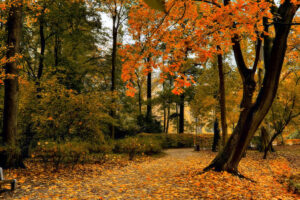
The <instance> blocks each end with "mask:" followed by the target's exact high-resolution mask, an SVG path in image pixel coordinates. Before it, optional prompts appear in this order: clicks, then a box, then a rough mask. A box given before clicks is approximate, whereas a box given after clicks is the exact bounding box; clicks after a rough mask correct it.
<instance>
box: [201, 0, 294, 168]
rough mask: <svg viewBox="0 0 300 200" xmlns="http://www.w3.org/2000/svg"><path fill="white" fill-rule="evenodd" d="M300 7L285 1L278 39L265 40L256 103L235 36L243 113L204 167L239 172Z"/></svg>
mask: <svg viewBox="0 0 300 200" xmlns="http://www.w3.org/2000/svg"><path fill="white" fill-rule="evenodd" d="M297 9H298V6H295V5H293V4H291V3H290V1H288V0H286V1H285V2H284V3H283V4H282V5H281V6H280V8H279V9H278V11H277V14H278V15H279V17H278V18H277V20H276V23H275V25H274V26H275V38H274V41H273V42H270V43H273V45H272V46H269V45H267V44H266V43H268V42H269V41H270V39H269V38H268V37H265V40H264V54H265V56H264V62H265V69H266V71H265V76H264V80H263V86H262V88H261V89H260V91H259V94H258V96H257V99H256V101H255V103H253V104H252V96H253V92H254V90H255V81H254V74H255V71H254V70H250V69H248V68H247V67H246V64H245V62H244V60H243V56H242V51H241V47H240V44H239V41H238V38H237V37H235V38H233V44H234V45H233V50H234V55H235V60H236V62H237V65H238V68H239V71H240V74H241V76H242V79H243V89H244V95H243V100H242V104H241V106H242V111H241V113H240V117H239V121H238V124H237V126H236V127H235V129H234V131H233V133H232V135H231V137H230V138H229V140H228V142H227V143H226V145H225V147H224V148H223V150H222V151H221V152H219V154H218V155H217V156H216V158H215V159H214V160H213V161H212V162H211V164H210V165H209V166H208V167H207V168H206V169H205V170H208V169H212V168H213V169H214V170H216V171H228V172H231V173H235V174H237V173H238V165H239V162H240V160H241V158H242V156H243V153H244V152H245V150H246V148H247V147H248V145H249V143H250V140H251V138H252V137H253V135H254V133H255V132H256V130H257V129H258V127H259V125H260V124H261V122H262V120H263V119H264V117H265V116H266V114H267V112H268V111H269V109H270V107H271V105H272V103H273V100H274V97H275V95H276V92H277V88H278V83H279V77H280V73H281V69H282V65H283V60H284V56H285V53H286V47H287V38H288V34H289V31H290V28H291V25H290V24H291V22H292V19H293V17H294V15H295V13H296V11H297ZM266 26H268V25H266Z"/></svg>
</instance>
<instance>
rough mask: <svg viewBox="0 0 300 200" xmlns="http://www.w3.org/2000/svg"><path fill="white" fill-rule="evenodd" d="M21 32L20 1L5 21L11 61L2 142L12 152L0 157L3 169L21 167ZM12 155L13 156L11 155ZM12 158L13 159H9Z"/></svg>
mask: <svg viewBox="0 0 300 200" xmlns="http://www.w3.org/2000/svg"><path fill="white" fill-rule="evenodd" d="M21 32H22V1H21V0H19V1H17V2H15V3H14V4H12V5H11V7H10V9H9V15H8V20H7V46H8V49H7V53H6V57H7V59H12V60H13V61H10V62H8V63H6V65H5V74H6V76H8V77H6V78H5V80H4V87H5V89H4V90H5V94H4V111H3V133H2V134H3V142H4V144H5V146H7V147H10V148H12V149H13V150H14V151H13V152H7V153H6V155H2V153H1V155H0V157H1V158H0V160H1V163H2V165H3V164H4V165H5V166H3V167H21V166H23V164H22V161H21V155H20V153H18V151H17V150H16V148H17V141H16V137H17V116H18V94H19V88H18V59H17V58H16V56H17V55H18V53H19V52H20V41H21ZM12 154H14V155H12ZM11 158H13V159H11Z"/></svg>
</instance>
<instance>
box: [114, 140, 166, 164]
mask: <svg viewBox="0 0 300 200" xmlns="http://www.w3.org/2000/svg"><path fill="white" fill-rule="evenodd" d="M161 151H162V146H161V144H160V143H159V142H158V141H156V140H152V139H150V138H141V137H127V138H125V139H121V140H118V141H116V144H115V148H114V152H115V153H127V154H128V156H129V159H130V160H133V158H134V157H135V156H136V155H140V154H146V155H152V154H158V153H160V152H161Z"/></svg>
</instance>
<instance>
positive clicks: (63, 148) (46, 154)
mask: <svg viewBox="0 0 300 200" xmlns="http://www.w3.org/2000/svg"><path fill="white" fill-rule="evenodd" d="M111 150H112V147H111V146H109V145H107V144H95V143H93V144H92V143H88V142H84V141H79V140H73V141H68V142H54V141H40V142H38V144H37V146H36V147H35V149H34V150H33V151H32V157H34V158H36V159H41V161H42V162H43V163H44V164H45V165H48V164H49V163H52V164H53V165H54V167H55V169H58V168H59V167H60V166H61V165H72V166H74V165H76V164H78V163H85V162H89V161H97V162H99V161H100V162H104V159H105V155H106V154H107V153H110V152H111ZM95 159H97V160H95Z"/></svg>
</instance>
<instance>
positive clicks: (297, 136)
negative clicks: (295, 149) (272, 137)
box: [287, 131, 300, 139]
mask: <svg viewBox="0 0 300 200" xmlns="http://www.w3.org/2000/svg"><path fill="white" fill-rule="evenodd" d="M287 139H300V131H296V132H294V133H291V134H290V135H289V136H288V137H287Z"/></svg>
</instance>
